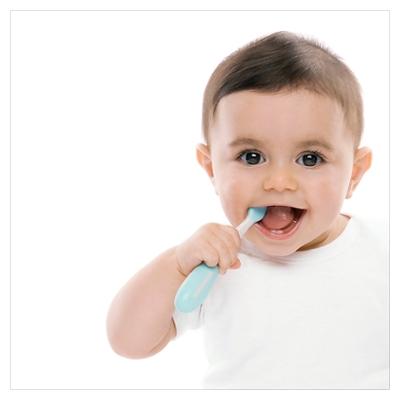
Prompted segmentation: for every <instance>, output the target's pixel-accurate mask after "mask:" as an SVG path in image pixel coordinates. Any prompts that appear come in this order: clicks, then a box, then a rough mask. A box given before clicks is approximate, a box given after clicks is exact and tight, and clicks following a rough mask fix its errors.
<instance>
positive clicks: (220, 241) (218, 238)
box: [175, 223, 240, 276]
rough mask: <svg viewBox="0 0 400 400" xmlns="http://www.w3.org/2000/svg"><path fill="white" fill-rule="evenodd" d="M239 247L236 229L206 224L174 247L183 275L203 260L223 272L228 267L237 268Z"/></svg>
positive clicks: (238, 264)
mask: <svg viewBox="0 0 400 400" xmlns="http://www.w3.org/2000/svg"><path fill="white" fill-rule="evenodd" d="M239 248H240V237H239V233H238V231H237V230H236V229H235V228H233V227H232V226H228V225H220V224H214V223H211V224H206V225H203V226H202V227H201V228H200V229H199V230H198V231H196V232H195V233H194V234H193V235H192V236H191V237H190V238H189V239H187V240H186V241H184V242H183V243H182V244H180V245H179V246H177V247H176V249H175V254H176V259H177V262H178V269H179V271H180V272H181V273H182V274H184V275H185V276H187V275H189V274H190V272H191V271H192V270H193V269H194V268H195V267H197V266H198V265H199V264H201V263H202V262H204V263H205V264H207V265H208V266H209V267H215V266H218V267H219V270H220V273H221V274H225V272H226V271H227V269H228V268H239V267H240V260H239V259H238V257H237V254H238V252H239Z"/></svg>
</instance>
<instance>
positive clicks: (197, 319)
mask: <svg viewBox="0 0 400 400" xmlns="http://www.w3.org/2000/svg"><path fill="white" fill-rule="evenodd" d="M202 308H203V306H200V307H199V308H197V309H196V310H194V311H192V312H190V313H184V312H181V311H178V310H176V309H175V311H174V313H173V315H172V318H173V320H174V323H175V327H176V337H177V338H178V337H179V336H181V335H183V334H184V333H185V332H186V331H187V330H189V329H198V328H200V327H201V325H202V311H203V310H202Z"/></svg>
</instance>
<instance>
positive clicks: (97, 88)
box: [11, 11, 389, 389]
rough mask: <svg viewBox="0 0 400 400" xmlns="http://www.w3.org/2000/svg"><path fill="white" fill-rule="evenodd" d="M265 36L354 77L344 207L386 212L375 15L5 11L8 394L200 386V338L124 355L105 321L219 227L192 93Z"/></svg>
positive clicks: (383, 35)
mask: <svg viewBox="0 0 400 400" xmlns="http://www.w3.org/2000/svg"><path fill="white" fill-rule="evenodd" d="M276 30H290V31H293V32H297V33H302V34H305V35H309V36H313V37H315V38H317V39H319V40H320V41H322V42H323V43H325V44H327V45H328V46H329V47H330V48H331V50H333V51H334V52H335V53H337V54H338V55H340V56H341V57H342V58H343V60H344V61H345V62H346V63H347V64H348V65H349V66H350V68H351V69H352V70H353V71H354V72H355V74H356V75H357V76H358V78H359V80H360V83H361V85H362V87H363V93H364V102H365V125H366V126H365V136H364V140H363V143H364V144H365V145H368V146H369V147H371V148H372V150H373V152H374V165H373V168H372V170H371V171H370V172H368V174H367V176H366V177H365V178H364V180H363V182H362V183H361V185H360V187H359V188H358V189H357V191H356V193H355V195H354V198H353V199H352V200H351V201H350V202H348V203H347V204H346V205H345V207H344V209H345V210H346V211H350V212H353V211H356V212H357V213H359V214H367V215H368V214H370V213H380V214H383V215H386V216H387V213H388V182H389V181H388V175H389V174H388V155H389V154H388V139H389V120H388V107H389V96H388V95H389V85H388V68H389V64H388V54H389V42H388V14H387V13H385V12H354V11H353V12H338V11H336V12H306V11H303V12H288V11H287V12H38V11H36V12H22V11H21V12H13V13H12V31H11V34H12V42H11V57H12V58H11V60H12V64H11V69H12V70H11V73H12V86H11V91H12V96H11V100H12V101H11V106H12V114H11V145H12V147H11V149H12V151H11V171H12V175H11V201H12V215H11V216H12V220H11V221H12V230H11V240H12V248H11V262H12V264H11V267H12V268H11V278H12V279H11V305H12V307H11V317H12V318H11V335H12V341H11V344H12V347H11V355H12V357H11V361H12V362H11V378H12V379H11V387H12V388H14V389H38V388H53V389H79V388H85V389H104V388H108V389H111V388H114V389H122V388H186V387H187V388H189V387H199V382H200V379H201V375H202V373H203V371H204V368H205V366H206V363H205V359H204V356H203V353H202V349H201V345H202V341H201V340H202V338H201V335H200V334H199V333H197V332H193V333H189V334H187V335H186V337H183V338H181V339H179V341H176V342H173V343H171V344H170V345H169V346H168V347H167V348H166V349H165V350H164V351H163V352H162V353H160V354H159V355H156V356H155V357H153V358H151V359H147V360H139V361H137V360H136V361H132V360H125V359H123V358H120V357H118V356H116V355H115V354H114V353H112V351H111V350H110V348H109V345H108V343H107V340H106V334H105V317H106V312H107V308H108V305H109V303H110V301H111V300H112V297H113V296H114V295H115V293H116V292H117V290H118V289H119V288H120V286H121V285H122V284H123V283H124V282H125V281H126V280H127V279H128V278H129V277H130V276H132V275H133V274H134V273H135V271H137V270H138V269H139V268H141V267H142V266H143V265H145V264H146V263H147V262H148V261H149V260H150V259H152V258H153V257H154V256H155V255H156V254H158V253H159V252H161V251H162V250H164V249H165V248H167V247H169V246H172V245H174V244H176V243H178V242H179V241H181V240H183V239H184V238H185V237H187V236H188V235H189V234H190V233H191V232H192V231H193V230H195V229H196V228H197V227H198V226H199V225H200V224H203V223H205V222H208V221H210V220H214V221H218V222H226V220H225V218H224V216H223V215H222V212H221V210H220V208H219V203H218V198H217V196H216V195H215V194H214V192H213V190H212V187H211V185H210V183H209V182H208V180H207V178H206V176H205V174H204V173H203V172H202V171H201V170H200V167H198V166H197V165H196V162H195V157H194V154H195V153H194V146H195V144H196V143H197V142H199V141H200V140H201V138H200V116H201V100H202V93H203V89H204V86H205V84H206V82H207V79H208V77H209V75H210V74H211V72H212V71H213V69H214V68H215V67H216V65H217V64H218V63H219V62H220V61H221V59H222V58H223V57H225V56H226V55H228V54H229V53H230V52H232V51H234V50H236V49H237V48H238V47H240V46H242V45H243V44H245V43H247V42H248V41H249V40H253V39H255V38H256V37H259V36H261V35H265V34H267V33H271V32H273V31H276Z"/></svg>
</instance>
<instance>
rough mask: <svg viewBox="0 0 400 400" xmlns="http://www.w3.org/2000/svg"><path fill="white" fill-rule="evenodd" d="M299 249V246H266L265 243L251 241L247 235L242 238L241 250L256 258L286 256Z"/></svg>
mask: <svg viewBox="0 0 400 400" xmlns="http://www.w3.org/2000/svg"><path fill="white" fill-rule="evenodd" d="M298 249H299V246H296V247H290V246H282V245H280V246H273V245H271V246H267V245H265V244H262V245H261V244H259V243H257V241H253V240H252V239H251V237H250V238H248V237H245V238H243V239H242V245H241V250H242V251H244V252H245V253H248V254H251V255H254V256H256V257H258V258H261V259H262V258H268V257H287V256H290V255H291V254H293V253H295V252H296V251H297V250H298Z"/></svg>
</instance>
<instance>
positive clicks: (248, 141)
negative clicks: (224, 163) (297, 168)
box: [228, 137, 333, 151]
mask: <svg viewBox="0 0 400 400" xmlns="http://www.w3.org/2000/svg"><path fill="white" fill-rule="evenodd" d="M263 144H265V143H264V142H263V141H261V140H258V139H253V138H249V137H239V138H237V139H235V140H233V141H232V142H230V143H229V145H228V146H229V147H238V146H243V145H246V146H254V147H261V146H262V145H263ZM312 146H317V147H323V148H324V149H326V150H328V151H333V147H332V145H331V144H330V143H328V142H326V141H324V140H320V139H308V140H302V141H300V142H298V143H297V144H296V147H297V148H304V147H312Z"/></svg>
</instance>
